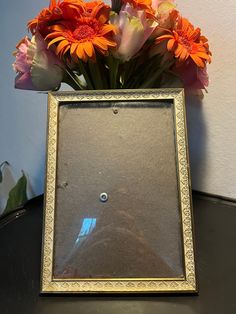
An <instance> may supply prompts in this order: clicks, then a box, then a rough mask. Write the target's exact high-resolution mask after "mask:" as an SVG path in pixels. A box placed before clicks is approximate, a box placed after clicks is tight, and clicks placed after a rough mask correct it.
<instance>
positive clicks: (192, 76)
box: [175, 60, 209, 89]
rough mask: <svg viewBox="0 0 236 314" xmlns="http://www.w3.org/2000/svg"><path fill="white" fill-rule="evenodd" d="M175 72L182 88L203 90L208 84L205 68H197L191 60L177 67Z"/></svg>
mask: <svg viewBox="0 0 236 314" xmlns="http://www.w3.org/2000/svg"><path fill="white" fill-rule="evenodd" d="M175 72H176V73H177V74H178V75H179V77H180V78H181V80H182V81H183V84H184V87H185V88H187V89H205V88H206V87H207V86H208V84H209V80H208V74H207V68H206V66H205V67H204V68H199V67H198V66H197V65H196V64H195V63H194V62H193V61H192V60H188V61H187V62H185V63H184V64H183V65H181V66H177V67H176V68H175Z"/></svg>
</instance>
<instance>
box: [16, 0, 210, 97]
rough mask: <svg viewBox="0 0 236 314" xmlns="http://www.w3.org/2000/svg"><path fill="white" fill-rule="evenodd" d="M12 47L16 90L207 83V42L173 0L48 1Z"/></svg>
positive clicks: (198, 85)
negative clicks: (108, 2)
mask: <svg viewBox="0 0 236 314" xmlns="http://www.w3.org/2000/svg"><path fill="white" fill-rule="evenodd" d="M28 29H29V30H30V32H31V33H32V38H31V39H30V38H29V37H27V36H26V37H24V38H23V39H22V40H21V41H20V42H19V43H18V45H17V47H16V48H17V51H16V52H15V56H16V61H15V63H14V64H13V67H14V69H15V71H16V72H17V76H16V80H15V87H16V88H20V89H28V90H29V89H30V90H41V91H46V90H57V89H59V88H60V85H61V83H62V82H64V83H67V84H68V85H70V86H71V87H72V88H73V89H75V90H79V89H120V88H126V89H130V88H132V89H135V88H159V87H186V88H191V89H204V88H205V87H206V86H207V85H208V75H207V70H206V67H207V63H210V62H211V52H210V50H209V45H208V40H207V38H206V37H204V36H202V35H201V30H200V28H194V26H193V25H192V24H191V23H190V22H189V21H188V20H187V19H186V18H184V17H182V16H181V14H180V13H179V11H178V10H177V9H176V4H175V3H174V0H153V1H152V0H113V1H112V4H111V7H110V6H109V5H107V4H105V3H104V2H102V1H92V2H84V1H83V0H51V1H50V4H49V7H48V8H44V9H42V11H41V12H40V13H39V14H38V16H37V17H35V18H34V19H32V20H31V21H29V22H28Z"/></svg>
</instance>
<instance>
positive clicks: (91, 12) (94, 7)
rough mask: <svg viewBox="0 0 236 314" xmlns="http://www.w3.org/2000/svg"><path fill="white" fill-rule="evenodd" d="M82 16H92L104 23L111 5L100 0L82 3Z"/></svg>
mask: <svg viewBox="0 0 236 314" xmlns="http://www.w3.org/2000/svg"><path fill="white" fill-rule="evenodd" d="M84 9H85V11H84V13H83V16H87V17H93V18H96V19H97V20H99V22H101V23H106V22H107V21H108V19H109V15H110V11H111V7H110V6H109V5H107V4H105V3H104V2H102V1H92V2H85V3H84Z"/></svg>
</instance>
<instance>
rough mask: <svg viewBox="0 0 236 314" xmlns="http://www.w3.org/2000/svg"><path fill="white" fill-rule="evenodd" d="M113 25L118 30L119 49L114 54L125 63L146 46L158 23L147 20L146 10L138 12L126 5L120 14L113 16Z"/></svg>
mask: <svg viewBox="0 0 236 314" xmlns="http://www.w3.org/2000/svg"><path fill="white" fill-rule="evenodd" d="M111 23H112V24H115V25H116V26H117V27H118V29H119V32H118V35H116V41H117V43H118V47H117V49H116V50H115V51H114V52H113V54H114V56H115V57H116V58H119V59H121V60H122V61H123V62H125V61H129V60H130V59H131V58H132V57H133V56H134V55H135V54H136V53H137V52H138V51H139V50H140V49H141V48H142V47H143V45H144V43H145V42H146V41H147V40H148V38H149V37H150V36H151V34H152V33H153V31H154V30H155V28H156V26H157V23H156V22H155V21H153V20H149V19H147V18H146V13H145V11H144V10H137V9H135V8H133V6H132V5H130V4H129V3H126V4H125V5H123V6H122V8H121V10H120V12H119V14H116V13H114V14H113V15H112V16H111Z"/></svg>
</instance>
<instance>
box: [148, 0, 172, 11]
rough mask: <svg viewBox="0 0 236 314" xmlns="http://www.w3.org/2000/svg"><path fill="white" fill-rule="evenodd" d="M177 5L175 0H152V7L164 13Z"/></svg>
mask: <svg viewBox="0 0 236 314" xmlns="http://www.w3.org/2000/svg"><path fill="white" fill-rule="evenodd" d="M174 7H175V0H152V8H153V9H154V10H158V9H159V10H160V11H161V12H162V13H163V12H164V11H168V10H170V9H173V8H174Z"/></svg>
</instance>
